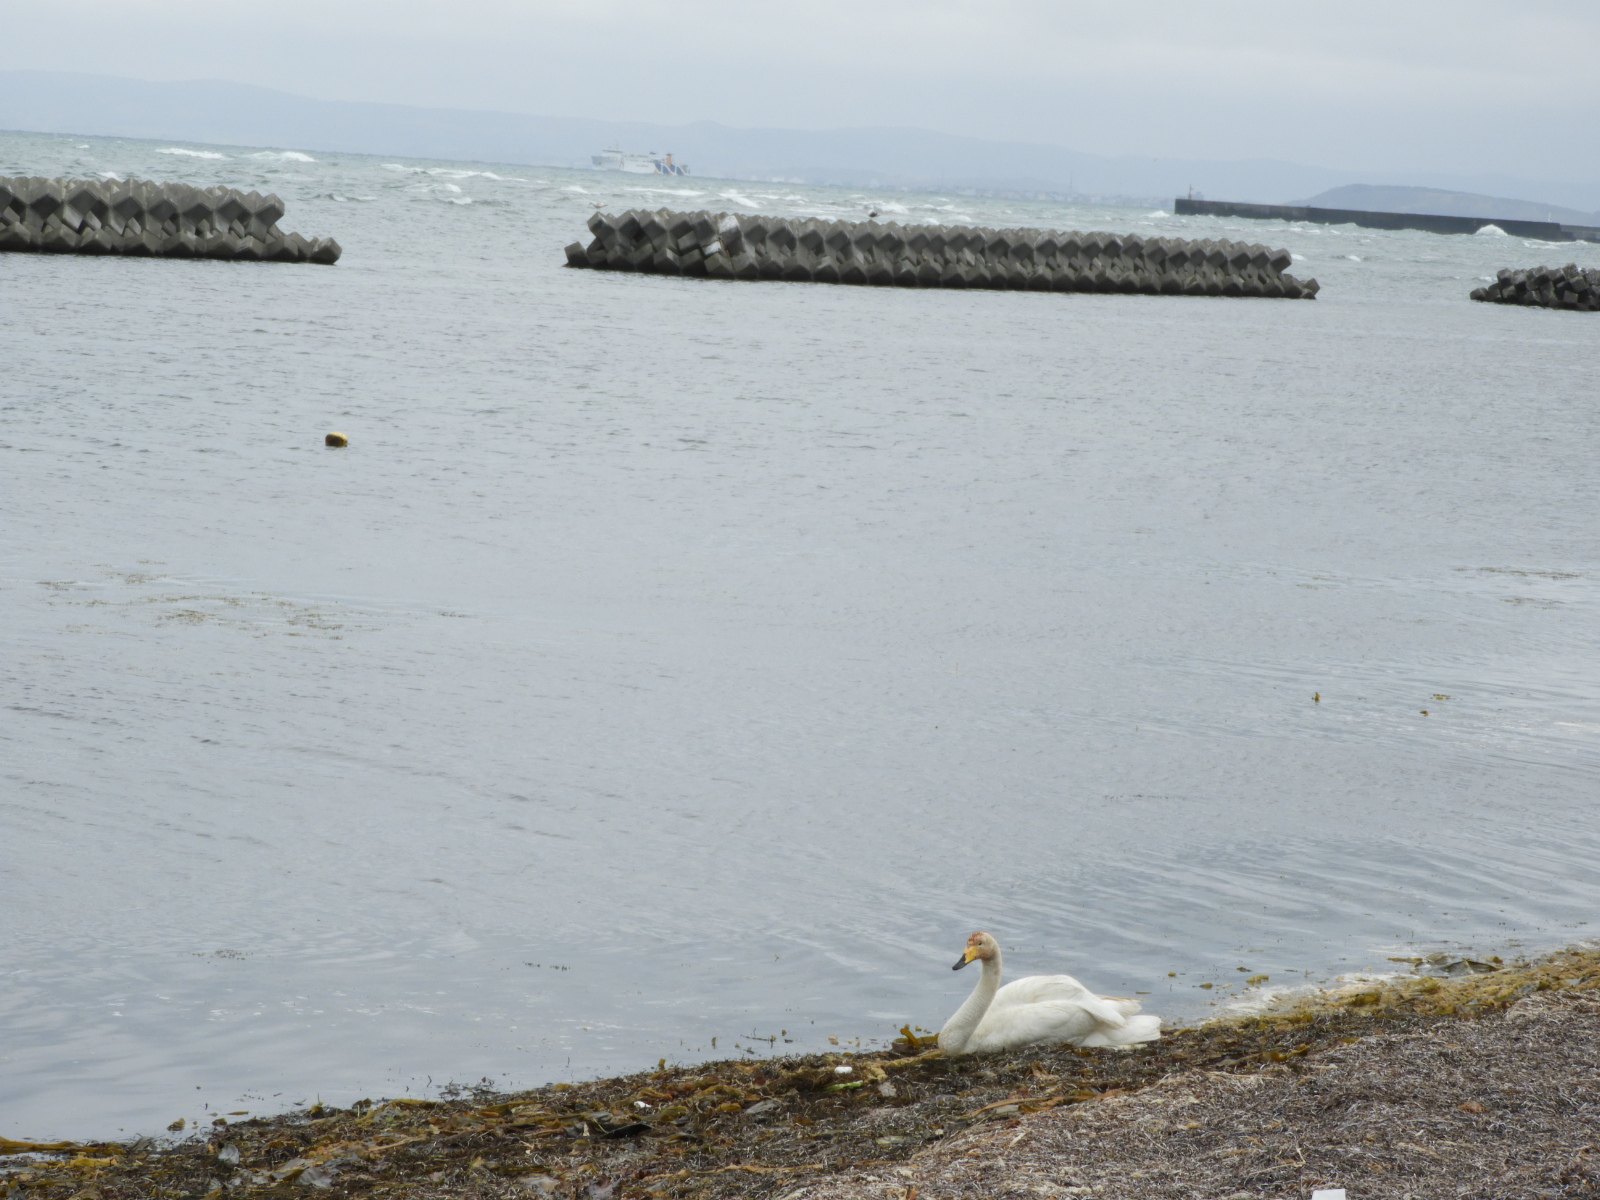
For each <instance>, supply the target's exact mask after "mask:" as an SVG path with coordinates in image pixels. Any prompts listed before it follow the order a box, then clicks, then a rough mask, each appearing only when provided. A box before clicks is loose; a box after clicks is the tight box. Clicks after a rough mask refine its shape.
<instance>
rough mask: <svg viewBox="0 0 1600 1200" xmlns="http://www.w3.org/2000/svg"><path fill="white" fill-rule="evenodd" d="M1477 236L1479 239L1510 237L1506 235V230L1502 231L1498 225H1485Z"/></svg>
mask: <svg viewBox="0 0 1600 1200" xmlns="http://www.w3.org/2000/svg"><path fill="white" fill-rule="evenodd" d="M1476 236H1478V237H1508V236H1510V235H1508V234H1507V233H1506V231H1505V230H1504V229H1501V228H1500V226H1498V225H1485V226H1484V227H1483V228H1482V229H1480V230H1478V232H1477V235H1476Z"/></svg>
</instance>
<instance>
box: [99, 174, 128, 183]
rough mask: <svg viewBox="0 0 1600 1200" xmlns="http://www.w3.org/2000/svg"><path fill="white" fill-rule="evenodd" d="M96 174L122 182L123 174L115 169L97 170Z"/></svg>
mask: <svg viewBox="0 0 1600 1200" xmlns="http://www.w3.org/2000/svg"><path fill="white" fill-rule="evenodd" d="M95 174H97V175H99V176H100V178H101V179H115V180H116V181H117V182H118V183H121V182H122V176H121V175H118V174H117V173H116V172H115V171H96V172H95Z"/></svg>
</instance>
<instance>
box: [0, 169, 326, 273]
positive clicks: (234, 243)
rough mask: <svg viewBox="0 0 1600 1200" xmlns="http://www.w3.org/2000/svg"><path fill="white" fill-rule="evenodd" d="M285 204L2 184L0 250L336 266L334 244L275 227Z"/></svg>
mask: <svg viewBox="0 0 1600 1200" xmlns="http://www.w3.org/2000/svg"><path fill="white" fill-rule="evenodd" d="M282 219H283V201H282V200H280V199H278V197H276V196H263V195H261V194H260V193H259V192H241V191H238V190H236V189H234V188H224V187H214V188H197V187H191V186H190V185H188V184H185V183H151V182H149V181H147V180H142V179H127V180H120V179H117V180H102V179H40V178H32V177H23V178H0V250H14V251H15V250H21V251H33V252H35V253H44V254H128V255H138V256H144V257H150V256H155V257H165V258H222V259H233V260H238V261H244V262H313V263H336V262H338V261H339V254H340V252H341V251H340V248H339V243H338V242H336V241H334V240H333V239H332V238H304V237H301V236H300V235H299V234H298V233H284V232H283V231H282V230H281V229H279V228H278V222H279V221H280V220H282Z"/></svg>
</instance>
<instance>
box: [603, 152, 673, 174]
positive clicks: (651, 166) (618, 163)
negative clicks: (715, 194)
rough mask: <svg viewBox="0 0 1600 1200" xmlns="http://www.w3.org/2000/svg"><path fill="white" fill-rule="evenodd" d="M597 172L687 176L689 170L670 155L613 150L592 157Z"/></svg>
mask: <svg viewBox="0 0 1600 1200" xmlns="http://www.w3.org/2000/svg"><path fill="white" fill-rule="evenodd" d="M589 161H591V162H592V163H594V167H595V170H597V171H627V172H629V173H630V174H633V175H687V174H688V173H689V168H688V167H686V166H684V165H683V164H682V163H675V162H673V161H672V155H670V154H658V153H657V152H656V151H654V150H652V151H650V153H649V154H629V153H627V152H626V151H624V150H619V149H611V150H606V151H604V152H603V153H600V154H596V155H593V156H591V158H590V160H589Z"/></svg>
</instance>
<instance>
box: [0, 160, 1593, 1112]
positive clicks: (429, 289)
mask: <svg viewBox="0 0 1600 1200" xmlns="http://www.w3.org/2000/svg"><path fill="white" fill-rule="evenodd" d="M195 149H197V148H194V147H176V146H171V145H168V144H164V143H157V142H131V141H115V140H104V139H102V140H82V139H70V138H57V137H35V136H28V135H17V134H7V135H0V172H3V173H6V174H12V173H33V174H71V175H85V174H93V173H96V172H102V171H114V172H116V173H118V174H120V175H130V174H131V175H138V176H141V177H147V178H151V177H153V178H163V179H187V180H190V181H192V182H196V183H206V184H209V183H215V182H222V183H228V184H232V185H235V186H242V187H257V188H261V189H262V190H267V189H271V190H275V191H277V192H278V193H279V194H281V195H282V196H283V197H284V198H285V200H286V201H287V202H288V208H289V212H288V216H287V218H286V219H285V221H284V226H285V228H291V229H297V230H299V231H301V232H302V233H305V234H307V235H333V236H336V237H337V238H338V239H339V240H340V241H341V242H342V243H343V245H344V247H345V257H344V260H343V261H342V262H341V263H340V264H339V265H338V266H337V267H333V268H322V267H309V266H305V267H295V266H281V265H275V264H229V263H213V262H162V261H153V260H113V259H88V258H85V259H78V258H55V257H43V256H30V255H16V254H12V255H0V300H3V302H4V306H5V312H6V319H5V328H6V332H7V339H6V350H5V358H4V362H5V368H4V388H3V394H0V512H3V526H0V528H3V539H4V540H3V544H0V551H3V553H0V606H3V612H4V614H5V616H4V620H3V622H0V647H3V656H0V673H3V674H0V681H3V695H4V708H3V709H0V905H3V909H0V911H3V913H4V922H3V927H0V928H3V932H0V1135H4V1136H10V1137H66V1136H80V1135H104V1134H115V1133H116V1132H118V1131H119V1130H126V1131H127V1132H129V1133H133V1132H136V1131H137V1132H149V1131H154V1130H158V1129H160V1128H161V1127H162V1126H164V1125H166V1123H167V1122H169V1121H171V1120H173V1119H175V1118H176V1117H179V1116H184V1117H189V1118H195V1117H200V1118H205V1116H206V1114H209V1113H214V1112H222V1113H227V1112H230V1111H238V1110H250V1111H253V1112H267V1111H276V1110H281V1109H283V1108H286V1107H288V1106H290V1105H292V1104H294V1103H297V1102H301V1101H308V1100H311V1099H313V1098H315V1097H318V1096H320V1097H321V1098H322V1099H324V1100H328V1101H336V1102H349V1101H351V1100H354V1099H357V1098H359V1097H361V1096H366V1095H378V1094H387V1095H395V1094H402V1093H407V1092H409V1093H411V1094H420V1093H424V1092H427V1091H428V1090H429V1089H436V1088H438V1087H439V1086H441V1085H443V1084H445V1083H447V1082H449V1081H473V1080H477V1079H479V1078H481V1077H485V1076H487V1077H489V1078H491V1079H492V1080H493V1081H494V1082H495V1083H497V1084H502V1085H507V1086H510V1085H533V1084H537V1083H541V1082H544V1081H547V1080H551V1079H566V1078H581V1077H586V1076H591V1075H595V1074H599V1073H610V1072H617V1071H623V1070H628V1069H633V1068H638V1067H641V1066H644V1065H648V1064H654V1063H655V1062H656V1060H657V1059H658V1058H661V1057H663V1056H664V1057H666V1058H668V1059H669V1060H693V1059H697V1058H704V1057H709V1056H713V1055H723V1054H726V1053H734V1054H737V1053H743V1052H745V1051H746V1050H750V1049H753V1050H755V1051H759V1052H763V1053H765V1052H769V1051H770V1050H771V1048H772V1047H773V1046H776V1047H778V1048H789V1049H795V1050H812V1049H815V1048H817V1047H818V1046H825V1045H827V1044H828V1038H830V1037H836V1038H839V1039H841V1040H843V1041H847V1042H848V1041H851V1040H853V1039H861V1040H862V1041H863V1042H864V1043H866V1044H872V1043H874V1042H877V1041H881V1040H882V1039H884V1038H886V1037H889V1036H892V1034H893V1031H894V1029H895V1028H896V1027H898V1026H899V1025H901V1024H903V1023H905V1022H908V1021H909V1022H912V1023H916V1024H921V1025H923V1026H927V1027H936V1026H937V1025H938V1024H939V1023H940V1022H941V1021H942V1020H943V1018H944V1017H945V1016H946V1015H947V1014H948V1012H949V1011H950V1010H951V1009H952V1008H953V1007H954V1006H955V1004H956V1003H958V1001H959V999H960V997H961V996H962V995H963V994H964V992H965V988H966V986H967V985H969V984H970V980H969V979H968V978H967V977H966V976H963V975H956V976H953V975H952V974H951V972H950V971H949V969H948V968H949V963H950V961H951V960H952V959H953V958H954V956H955V954H956V952H957V951H958V950H959V948H960V946H961V944H962V942H963V940H964V939H965V937H966V935H967V934H968V933H969V932H970V931H971V930H973V929H975V928H985V929H988V930H990V931H991V932H993V933H995V934H996V936H997V937H999V938H1000V940H1001V941H1002V943H1003V944H1005V946H1006V947H1007V949H1008V951H1009V954H1008V964H1009V966H1010V968H1011V969H1012V970H1013V971H1055V970H1070V971H1072V972H1074V973H1077V974H1079V975H1080V976H1081V977H1083V978H1084V979H1085V980H1086V981H1088V982H1089V983H1091V984H1092V985H1093V986H1096V987H1098V988H1100V989H1102V990H1105V991H1110V992H1118V993H1127V992H1132V991H1141V992H1149V993H1150V995H1149V997H1148V1003H1147V1007H1148V1008H1149V1009H1150V1010H1151V1011H1155V1012H1159V1013H1161V1014H1163V1015H1165V1016H1167V1017H1168V1018H1170V1019H1174V1020H1178V1021H1182V1020H1193V1019H1197V1018H1200V1017H1202V1016H1204V1015H1205V1014H1206V1013H1207V1012H1209V1011H1213V1010H1212V1009H1211V1008H1210V1007H1208V1006H1209V1004H1210V1003H1211V1002H1212V1001H1214V1000H1216V998H1217V997H1218V996H1219V995H1224V996H1225V995H1228V994H1231V993H1232V992H1235V991H1237V989H1238V987H1239V981H1241V980H1242V979H1243V978H1244V977H1245V976H1244V975H1243V974H1240V973H1239V972H1238V970H1237V968H1240V967H1245V968H1248V969H1249V972H1250V973H1260V974H1268V975H1270V976H1271V977H1272V979H1273V982H1274V983H1275V984H1277V983H1294V982H1302V983H1303V982H1307V981H1317V980H1326V979H1328V978H1330V977H1333V976H1336V975H1338V974H1340V973H1342V972H1346V971H1350V970H1357V969H1363V968H1385V967H1387V968H1389V969H1393V967H1392V964H1389V963H1387V961H1386V960H1387V958H1388V957H1389V956H1391V955H1401V954H1405V953H1408V952H1412V951H1416V950H1434V949H1440V948H1462V947H1467V946H1472V947H1476V948H1478V949H1479V950H1480V951H1481V952H1483V953H1488V952H1492V951H1495V950H1500V951H1502V952H1503V951H1505V950H1506V949H1508V948H1510V949H1515V948H1516V947H1518V946H1519V945H1520V946H1522V947H1525V948H1534V947H1540V946H1546V945H1552V944H1556V943H1561V942H1566V941H1570V940H1573V939H1576V938H1580V937H1583V936H1585V935H1586V934H1587V933H1588V932H1590V927H1588V926H1587V924H1586V923H1587V922H1589V921H1591V920H1593V921H1595V922H1596V925H1597V926H1600V916H1597V901H1600V871H1597V869H1596V866H1595V864H1596V863H1597V862H1600V833H1597V824H1596V819H1595V815H1594V810H1595V801H1596V797H1597V795H1600V787H1597V784H1600V636H1597V629H1600V626H1597V623H1596V615H1597V601H1600V587H1597V580H1600V551H1597V546H1596V533H1595V531H1596V529H1597V528H1600V520H1597V518H1600V512H1597V508H1600V504H1597V501H1600V495H1597V491H1600V483H1597V481H1600V473H1597V472H1596V470H1595V463H1596V461H1597V459H1600V404H1597V402H1596V392H1595V380H1596V379H1597V378H1600V318H1597V317H1595V316H1593V315H1589V314H1577V313H1554V312H1542V311H1525V310H1513V309H1503V308H1498V307H1494V306H1487V305H1480V304H1473V303H1471V302H1469V301H1468V300H1467V299H1466V293H1467V291H1468V290H1469V289H1470V288H1472V287H1473V286H1475V285H1476V282H1477V280H1478V278H1479V277H1480V276H1483V275H1489V274H1492V273H1493V271H1494V270H1495V269H1496V268H1498V267H1501V266H1508V265H1522V266H1529V265H1534V264H1536V263H1551V264H1557V265H1558V264H1560V263H1564V262H1567V261H1569V260H1570V259H1573V258H1576V259H1578V261H1579V262H1581V263H1584V264H1585V265H1590V266H1594V265H1600V246H1581V245H1580V246H1570V245H1563V246H1555V247H1552V246H1545V245H1540V244H1529V243H1525V242H1523V241H1522V240H1520V239H1511V238H1504V237H1501V238H1495V237H1475V238H1467V237H1454V238H1452V237H1439V236H1434V235H1429V234H1422V233H1384V232H1378V231H1371V230H1356V229H1353V228H1322V227H1304V228H1302V227H1294V226H1287V225H1282V224H1254V223H1249V222H1231V223H1230V222H1224V221H1218V220H1215V219H1209V218H1204V219H1203V218H1174V217H1172V216H1168V215H1163V214H1150V213H1146V212H1143V211H1136V210H1104V209H1103V210H1094V209H1081V208H1077V209H1075V208H1067V207H1062V206H1055V205H1047V204H1042V203H1041V204H1023V203H1016V202H1007V201H998V200H974V199H967V198H961V197H952V198H934V197H927V196H894V195H888V194H884V193H874V194H871V195H867V194H861V193H850V192H846V191H843V190H834V189H824V188H805V187H798V186H792V185H770V184H747V183H740V184H727V183H720V182H717V181H709V180H708V181H698V180H693V179H691V180H688V181H685V182H684V184H683V186H681V187H673V186H664V187H659V188H654V190H652V187H653V184H652V182H651V181H650V180H648V179H641V178H639V177H630V176H623V175H601V174H597V173H593V172H588V173H579V172H562V171H554V170H540V169H531V168H514V167H492V168H489V167H486V168H471V167H462V166H458V165H450V164H436V163H426V162H411V161H408V162H385V161H384V160H381V159H375V158H361V157H342V158H341V157H338V156H332V155H321V154H319V155H315V156H299V157H295V156H289V157H285V156H282V155H273V154H268V153H263V152H256V151H252V150H249V149H226V150H224V151H217V150H215V148H211V149H210V150H208V151H207V152H208V153H213V154H216V153H223V154H225V155H226V156H225V157H210V158H206V157H197V156H196V155H195V154H194V152H193V151H194V150H195ZM173 150H188V151H189V152H188V153H172V151H173ZM312 160H314V161H312ZM595 204H604V205H607V206H611V207H618V208H620V207H632V206H639V205H650V206H655V205H658V204H670V205H673V206H676V207H712V208H717V209H732V210H736V211H757V210H759V211H764V212H776V213H785V214H822V215H851V216H860V215H862V214H863V213H864V211H865V210H866V208H867V207H868V206H873V207H878V208H879V209H880V210H881V211H883V212H884V214H885V216H897V217H900V218H901V219H920V220H931V219H939V220H946V221H973V222H978V223H982V224H992V225H1018V224H1027V225H1042V226H1049V227H1053V228H1068V229H1092V228H1099V229H1115V230H1123V231H1130V230H1131V231H1136V232H1139V233H1143V234H1151V233H1157V232H1159V233H1169V234H1176V235H1189V236H1200V235H1211V236H1216V235H1222V236H1232V237H1242V238H1244V239H1246V240H1254V241H1267V242H1270V243H1272V244H1273V245H1287V246H1288V247H1289V248H1290V249H1292V250H1293V251H1294V252H1295V254H1296V255H1297V256H1300V257H1303V259H1304V261H1303V262H1300V263H1298V264H1297V266H1296V268H1295V269H1296V271H1297V272H1298V273H1302V274H1309V275H1315V276H1316V277H1317V278H1318V279H1319V280H1321V282H1322V284H1323V286H1324V290H1323V292H1322V296H1321V298H1320V299H1318V300H1317V301H1316V302H1314V303H1291V302H1281V301H1280V302H1272V301H1249V300H1226V299H1217V300H1205V299H1190V298H1183V297H1167V298H1152V297H1144V296H1058V295H1039V294H1029V293H990V292H980V293H963V292H943V291H899V290H869V289H857V288H846V287H827V286H814V285H791V284H736V283H718V282H714V281H696V280H681V279H660V278H646V277H630V276H624V275H611V274H598V273H590V272H576V271H567V270H564V269H562V267H561V263H562V261H563V258H562V254H561V248H562V246H563V245H564V244H565V243H567V242H569V241H573V240H576V239H578V238H579V237H580V236H582V226H583V222H584V220H585V219H586V217H587V216H588V214H589V213H590V212H591V211H592V209H593V206H594V205H595ZM329 429H340V430H343V431H344V432H346V433H348V434H349V435H350V439H351V445H350V448H349V449H348V450H346V451H342V452H340V451H330V450H325V449H324V448H323V447H322V446H321V441H322V435H323V433H324V432H326V431H327V430H329ZM1314 695H1320V696H1321V700H1320V702H1316V701H1314V699H1313V697H1314ZM1424 710H1426V711H1425V712H1424ZM1169 972H1170V973H1171V974H1169ZM1207 982H1214V983H1218V984H1219V985H1227V986H1226V987H1221V988H1213V989H1210V990H1202V989H1200V988H1199V987H1198V985H1199V984H1201V983H1207ZM713 1039H716V1041H715V1043H714V1044H713ZM768 1039H775V1041H771V1040H768Z"/></svg>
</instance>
